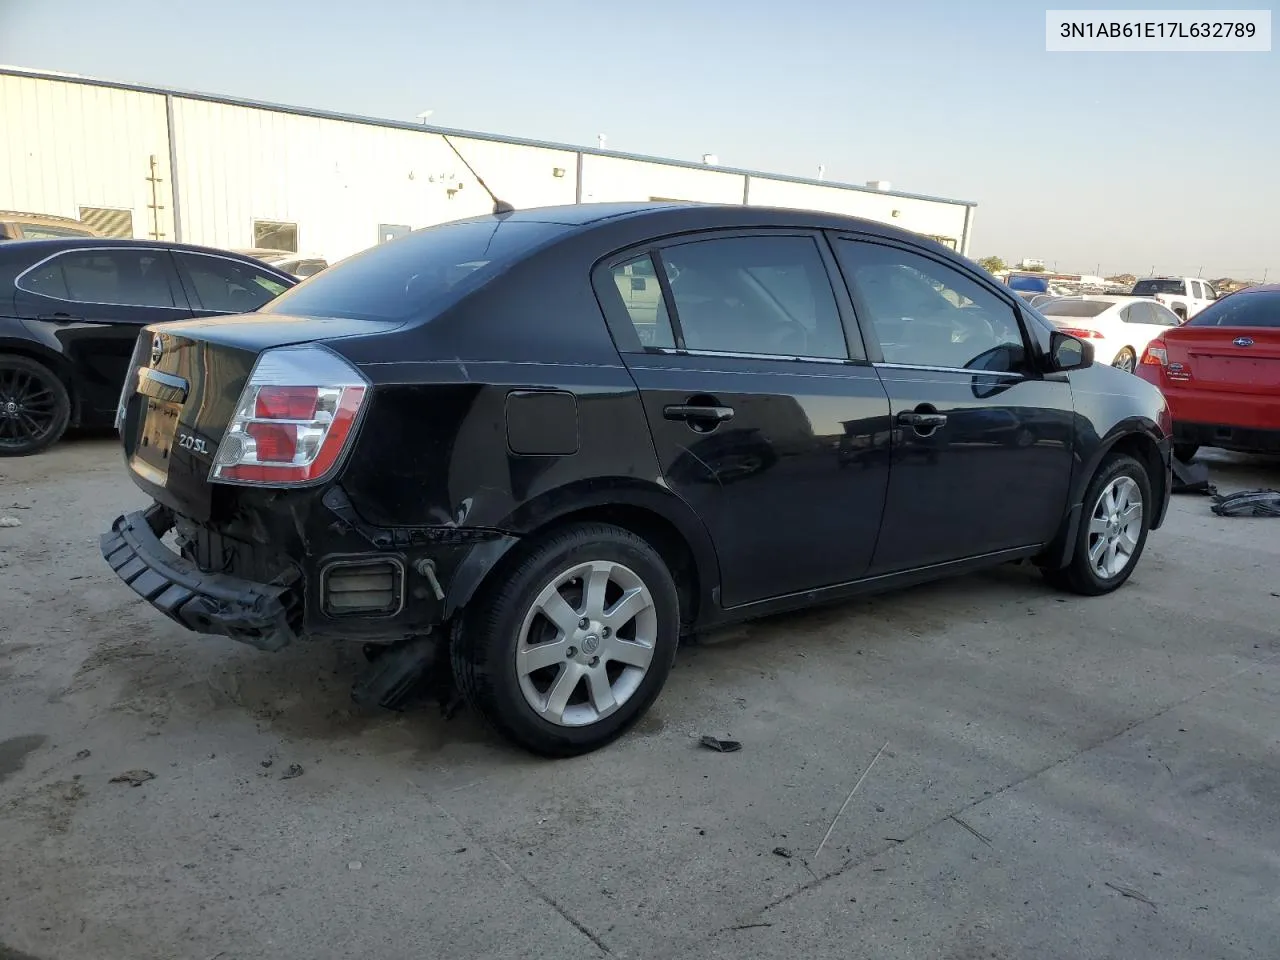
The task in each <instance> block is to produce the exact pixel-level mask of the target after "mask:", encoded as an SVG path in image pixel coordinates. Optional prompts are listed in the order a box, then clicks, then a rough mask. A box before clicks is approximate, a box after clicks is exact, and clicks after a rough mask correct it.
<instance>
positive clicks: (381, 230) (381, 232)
mask: <svg viewBox="0 0 1280 960" xmlns="http://www.w3.org/2000/svg"><path fill="white" fill-rule="evenodd" d="M408 233H409V228H408V227H407V226H405V225H404V224H402V223H380V224H378V242H379V243H386V242H387V241H389V240H396V239H398V238H400V237H403V236H407V235H408Z"/></svg>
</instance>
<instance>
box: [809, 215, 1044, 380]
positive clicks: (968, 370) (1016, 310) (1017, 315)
mask: <svg viewBox="0 0 1280 960" xmlns="http://www.w3.org/2000/svg"><path fill="white" fill-rule="evenodd" d="M827 235H828V239H829V240H830V243H831V249H832V253H833V255H834V256H835V262H836V264H837V266H838V267H839V268H840V273H841V275H842V276H843V277H844V282H845V284H846V285H847V287H848V291H849V298H850V300H851V301H852V303H853V309H854V312H855V313H858V314H860V315H861V316H870V315H871V311H870V309H869V308H868V307H867V304H866V301H865V300H863V298H862V293H861V291H859V290H858V289H857V284H855V283H854V282H853V280H852V278H851V277H850V276H848V274H847V273H846V272H845V269H844V265H843V263H842V262H841V259H840V255H839V253H838V250H839V247H838V246H837V243H838V242H839V241H841V240H848V241H850V242H853V243H870V244H875V245H877V246H881V247H889V248H891V249H895V250H901V251H904V252H906V253H911V254H914V255H916V256H918V257H923V258H924V259H926V260H932V261H933V262H934V263H936V264H938V265H940V266H943V267H947V268H949V269H951V270H954V271H955V272H956V273H958V274H960V275H961V276H962V277H965V278H966V279H968V280H970V281H972V282H973V283H975V284H977V285H978V287H979V288H980V289H982V290H985V291H986V292H988V293H989V294H991V295H992V296H994V297H995V298H996V299H997V300H999V301H1001V302H1002V303H1004V305H1005V306H1006V307H1008V308H1009V310H1010V311H1011V312H1012V314H1013V319H1014V322H1015V323H1016V324H1017V326H1018V332H1019V334H1020V335H1021V336H1022V349H1023V352H1024V354H1025V355H1026V358H1027V361H1028V364H1027V366H1028V369H1027V370H1025V371H1021V372H1019V371H1011V370H975V369H973V368H972V367H948V366H939V365H937V364H926V363H897V362H894V361H891V360H885V358H884V348H883V347H882V346H881V344H880V337H879V335H878V334H877V333H876V331H875V329H874V328H875V324H874V323H868V324H863V323H861V322H859V323H858V329H859V330H861V331H862V335H863V337H864V338H865V339H866V341H867V355H868V356H869V357H871V358H872V359H871V363H872V365H873V366H875V367H877V368H880V367H884V368H886V369H890V370H925V371H929V372H935V373H963V374H965V375H966V376H998V377H1007V378H1016V379H1020V380H1030V379H1037V378H1041V374H1040V365H1039V363H1038V362H1037V361H1039V360H1040V359H1041V355H1042V353H1043V351H1042V349H1041V346H1040V343H1039V341H1038V340H1036V338H1035V337H1033V336H1031V333H1030V331H1028V329H1027V321H1026V317H1024V316H1023V312H1022V307H1023V305H1024V304H1025V301H1023V302H1022V303H1019V302H1017V301H1021V300H1022V298H1021V297H1018V296H1017V294H1016V293H1014V292H1013V291H1012V290H1010V289H1009V288H1007V287H1006V288H1004V289H1001V288H1000V286H997V285H995V284H992V283H989V282H987V281H986V280H984V279H983V278H982V277H981V276H979V275H978V274H977V273H976V272H974V271H973V270H971V269H969V267H968V266H967V265H966V264H965V263H964V262H963V261H952V260H950V259H949V258H946V257H940V256H938V255H937V254H936V252H935V251H931V250H928V249H926V248H924V247H918V246H916V245H915V244H912V243H908V242H905V241H902V240H899V239H897V238H894V237H886V236H882V235H880V234H875V233H863V232H860V231H854V230H829V231H827ZM868 327H869V328H870V329H867V328H868ZM873 351H874V353H873Z"/></svg>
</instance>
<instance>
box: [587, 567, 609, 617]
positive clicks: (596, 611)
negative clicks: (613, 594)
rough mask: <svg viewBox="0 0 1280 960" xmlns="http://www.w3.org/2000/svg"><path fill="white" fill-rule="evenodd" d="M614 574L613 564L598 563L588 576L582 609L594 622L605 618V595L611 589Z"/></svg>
mask: <svg viewBox="0 0 1280 960" xmlns="http://www.w3.org/2000/svg"><path fill="white" fill-rule="evenodd" d="M611 573H613V564H612V563H608V562H598V563H593V564H592V565H591V573H589V574H588V575H587V582H586V586H585V587H584V588H583V591H582V593H583V604H582V609H583V611H584V612H585V613H586V615H587V616H588V617H590V618H591V619H593V620H600V619H603V618H604V601H605V593H606V592H607V591H608V589H609V575H610V574H611Z"/></svg>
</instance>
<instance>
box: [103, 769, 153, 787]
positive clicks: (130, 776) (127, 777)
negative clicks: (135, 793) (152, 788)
mask: <svg viewBox="0 0 1280 960" xmlns="http://www.w3.org/2000/svg"><path fill="white" fill-rule="evenodd" d="M155 778H156V775H155V774H154V773H152V772H151V771H150V770H126V771H125V772H124V773H121V774H117V775H116V776H114V777H112V778H111V780H110V782H111V783H127V784H128V785H129V786H131V787H140V786H142V785H143V784H144V783H146V782H147V781H148V780H154V779H155Z"/></svg>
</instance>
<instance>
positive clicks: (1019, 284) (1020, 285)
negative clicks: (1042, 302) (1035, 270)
mask: <svg viewBox="0 0 1280 960" xmlns="http://www.w3.org/2000/svg"><path fill="white" fill-rule="evenodd" d="M1009 289H1011V290H1028V291H1035V292H1037V293H1043V292H1044V291H1046V290H1048V289H1049V279H1048V278H1047V277H1010V278H1009Z"/></svg>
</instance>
